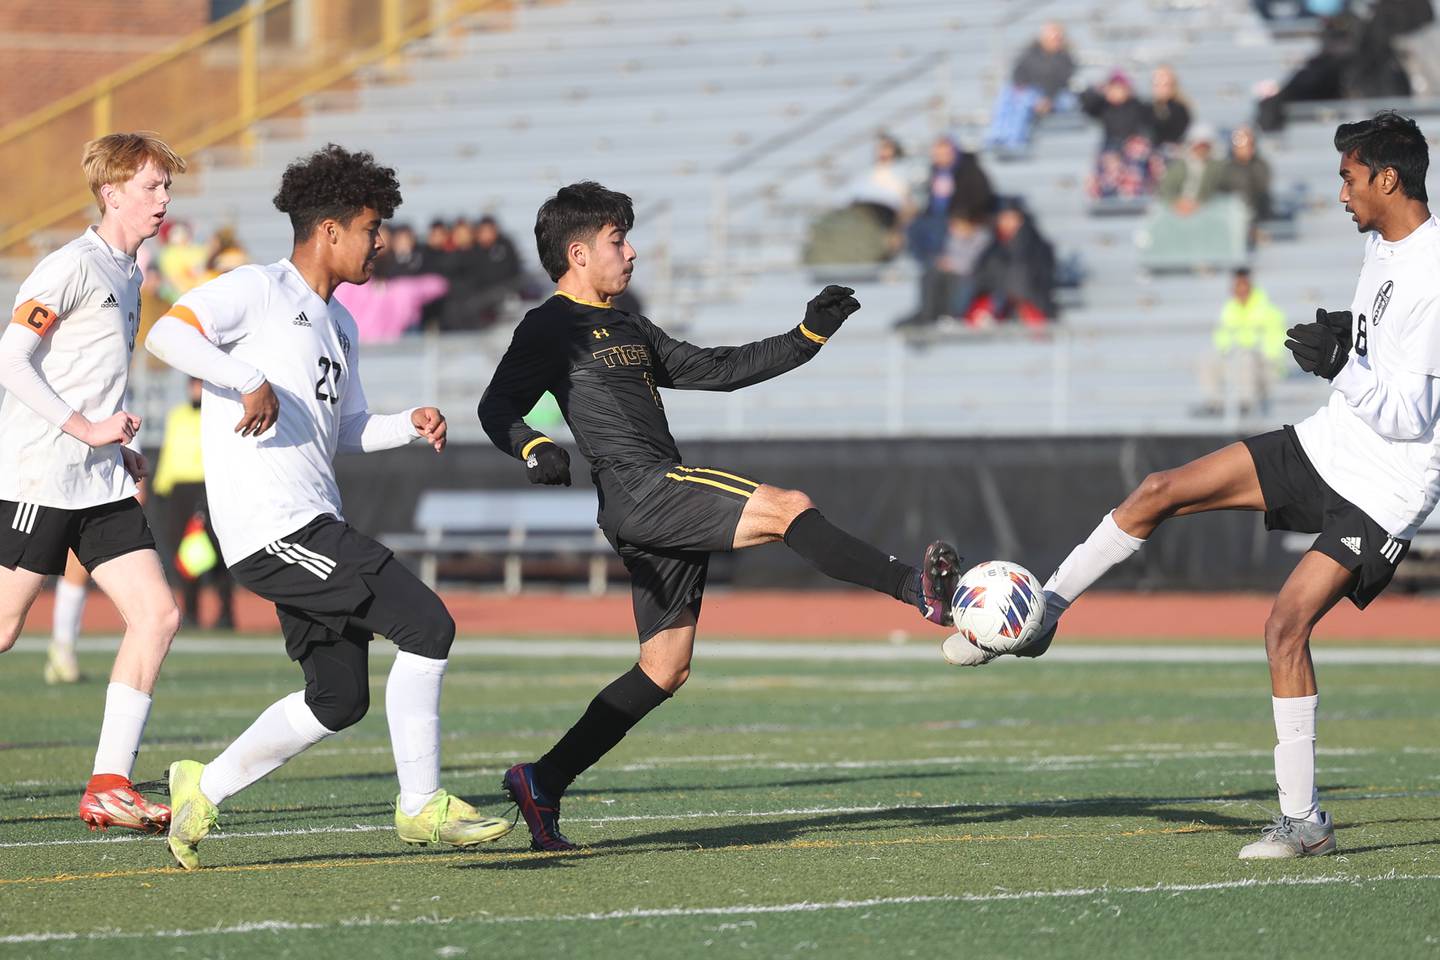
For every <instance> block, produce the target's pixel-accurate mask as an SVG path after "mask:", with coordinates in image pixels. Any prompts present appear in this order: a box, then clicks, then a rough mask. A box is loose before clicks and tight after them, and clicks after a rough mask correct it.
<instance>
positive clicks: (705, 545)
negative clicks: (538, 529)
mask: <svg viewBox="0 0 1440 960" xmlns="http://www.w3.org/2000/svg"><path fill="white" fill-rule="evenodd" d="M633 223H634V213H633V209H632V207H631V203H630V198H629V197H627V196H625V195H624V194H622V193H616V192H614V191H611V190H606V189H605V188H604V187H602V186H600V185H599V184H597V183H591V182H584V183H577V184H572V185H571V186H568V187H565V188H563V189H561V190H560V191H559V193H557V194H556V195H555V196H554V197H552V198H550V199H549V200H547V201H546V202H545V203H544V205H543V206H541V208H540V212H539V215H538V216H537V218H536V221H535V240H536V244H537V245H538V247H539V250H540V261H541V263H542V264H543V265H544V267H545V270H546V272H548V273H549V274H550V278H551V279H552V280H554V281H555V282H556V284H557V287H558V289H557V290H556V292H555V295H554V296H552V297H551V298H550V299H549V300H547V301H546V302H545V303H543V304H541V305H540V306H539V307H536V308H535V309H534V310H531V311H530V312H529V313H528V314H526V316H525V319H523V320H522V321H521V322H520V325H519V326H518V327H517V328H516V330H515V335H514V339H513V341H512V342H511V344H510V348H509V350H507V351H506V353H505V356H504V357H503V358H502V359H501V361H500V365H499V368H498V369H497V370H496V372H495V377H494V379H493V380H492V381H491V383H490V386H489V388H488V389H487V390H486V391H485V396H484V398H483V399H482V400H481V401H480V410H479V413H480V421H481V423H482V424H483V425H484V427H485V432H486V433H487V434H489V436H490V439H491V440H492V441H494V443H495V445H496V446H498V447H499V448H500V449H501V450H504V451H505V452H507V453H509V454H511V455H512V456H514V457H517V458H518V459H520V460H522V461H524V462H525V467H526V472H527V473H528V475H529V478H530V481H531V482H532V483H546V484H559V483H563V484H566V485H567V486H568V485H569V483H570V457H569V454H567V453H566V452H565V450H564V449H562V448H561V447H560V446H558V445H557V444H555V443H554V442H553V441H552V440H551V439H550V438H549V437H547V436H545V435H544V434H542V433H540V432H539V431H537V430H532V429H531V428H530V427H529V426H528V425H527V424H526V423H525V421H524V419H523V416H524V414H525V413H526V412H527V411H529V410H530V408H531V407H533V406H534V405H535V401H536V400H537V399H539V397H540V395H541V394H543V393H544V392H545V391H547V390H548V391H550V392H552V393H553V394H554V395H555V397H556V399H557V400H558V401H559V403H560V410H561V412H562V413H563V414H564V416H565V421H566V422H567V423H568V424H569V425H570V430H571V433H572V434H573V435H574V437H575V442H576V445H577V446H579V448H580V452H581V453H583V454H584V455H585V459H587V460H588V461H590V476H591V480H592V481H593V482H594V484H595V487H596V489H597V490H598V491H599V494H600V516H599V523H600V528H601V530H603V531H604V532H605V536H606V537H607V538H608V539H609V541H610V543H611V545H612V546H614V548H615V550H616V552H618V553H619V554H620V557H621V559H622V560H624V562H625V567H626V569H627V570H629V571H630V579H631V594H632V599H633V601H634V607H635V624H636V628H637V630H638V632H639V635H640V662H639V663H637V664H636V665H635V667H634V668H632V669H631V670H629V671H628V672H627V673H625V674H623V675H622V676H620V677H619V678H618V679H616V680H615V681H614V682H613V683H611V684H610V685H609V686H608V687H606V688H605V689H604V690H602V691H601V692H600V694H599V696H597V697H596V698H595V699H594V700H593V701H592V702H591V704H590V706H589V708H588V709H587V710H586V711H585V714H584V715H583V716H582V717H581V718H580V720H579V721H578V722H577V723H576V724H575V726H574V727H572V728H571V729H570V731H569V732H568V733H566V734H565V735H564V736H563V737H562V738H561V739H560V741H559V742H558V743H556V744H555V746H554V747H552V748H551V749H550V751H549V752H548V753H546V754H545V755H544V756H543V757H541V758H540V759H539V760H537V761H536V762H534V763H522V764H517V765H516V766H514V767H513V768H511V769H510V771H509V772H508V773H506V775H505V780H504V788H505V790H506V791H507V792H508V793H509V794H510V796H511V797H512V798H513V799H514V800H515V802H516V803H517V804H518V805H519V807H520V811H521V813H522V814H523V815H524V817H525V822H526V824H528V825H529V827H530V835H531V839H532V846H533V847H534V848H535V849H543V850H569V849H573V848H574V845H573V844H571V843H570V841H568V840H567V839H566V838H565V837H564V836H563V835H562V834H561V833H560V830H559V816H560V797H561V795H562V794H563V793H564V792H565V790H566V788H567V787H569V786H570V784H571V783H572V782H573V781H574V780H575V778H576V777H577V776H579V775H580V774H581V773H582V772H583V771H584V770H586V769H587V768H589V767H590V766H591V765H592V764H594V763H595V762H596V761H598V760H599V759H600V758H601V757H602V756H604V755H605V754H606V753H607V752H609V751H610V750H611V749H612V748H613V747H614V746H615V745H616V744H617V743H619V742H620V740H621V738H623V737H624V736H625V734H626V732H627V731H628V730H629V729H630V728H631V727H633V726H634V725H635V724H636V723H638V722H639V721H640V720H641V718H643V717H644V716H645V715H646V714H647V713H649V712H650V711H651V710H654V709H655V708H656V707H658V706H659V705H660V704H662V703H664V702H665V700H667V699H669V698H670V697H671V696H672V695H673V694H674V693H675V691H676V690H678V689H680V686H681V685H682V684H683V683H684V682H685V680H686V678H687V677H688V676H689V675H690V655H691V651H692V649H693V647H694V644H695V626H696V623H697V621H698V618H699V616H700V600H701V596H702V594H703V593H704V590H705V574H706V570H707V567H708V565H709V561H710V554H712V553H714V552H716V551H724V550H738V549H741V548H744V547H753V546H757V545H759V544H762V543H775V542H777V541H782V540H783V541H784V542H785V544H786V545H787V546H789V547H790V548H791V549H792V550H794V551H795V552H796V553H798V554H800V556H802V557H804V558H805V559H806V560H808V561H809V562H810V563H812V564H813V565H814V566H815V567H816V568H817V569H819V570H820V571H821V572H822V573H825V574H827V575H828V576H831V577H834V578H836V579H837V580H845V581H848V582H850V583H855V584H859V585H861V586H865V587H869V588H871V589H873V590H878V591H880V592H881V593H885V594H888V595H890V596H893V597H895V598H896V599H898V600H901V601H902V602H904V603H906V604H908V605H910V606H912V607H918V608H919V609H920V612H921V614H922V615H923V616H925V617H926V618H927V619H929V620H931V621H933V622H935V623H940V624H943V623H948V622H949V598H950V594H951V592H952V591H953V589H954V581H955V579H956V576H957V573H956V566H957V565H958V563H959V558H958V557H957V556H956V555H955V550H954V548H953V547H950V546H949V545H948V544H945V543H941V542H936V543H933V544H931V545H930V547H929V549H928V550H927V551H926V556H925V560H924V562H923V563H922V565H921V566H922V570H916V569H915V568H914V567H911V566H910V565H908V564H905V563H899V562H897V561H896V560H895V558H894V557H891V556H888V555H887V554H885V553H882V552H881V551H879V550H877V549H875V548H874V547H872V546H870V545H869V544H866V543H862V542H861V541H859V540H857V539H855V538H854V537H852V536H850V535H849V534H847V533H845V532H844V531H843V530H840V529H839V528H837V527H835V526H834V525H833V524H831V523H830V521H828V520H826V519H825V517H824V516H822V515H821V513H820V511H819V510H817V509H816V508H815V505H814V504H813V503H811V501H810V498H809V497H807V496H806V495H805V494H803V493H801V492H800V491H798V490H783V489H781V488H779V487H773V486H770V485H769V484H764V483H760V482H758V481H756V480H751V479H748V478H746V477H745V476H743V475H742V474H739V473H737V472H735V471H734V470H731V469H729V468H728V467H725V468H719V469H717V468H715V467H705V466H695V465H690V464H686V463H685V462H684V461H683V460H682V459H681V456H680V451H679V449H678V448H677V447H676V445H675V440H674V438H673V437H671V435H670V427H669V424H668V423H667V421H666V418H665V407H664V404H663V403H662V402H661V399H660V392H659V391H660V388H662V387H663V388H675V389H681V390H737V389H739V388H741V387H746V386H750V385H751V384H755V383H760V382H762V381H765V380H769V379H770V378H771V377H776V376H779V375H780V374H782V373H785V372H786V371H789V370H793V369H795V368H796V367H798V366H800V365H801V364H802V363H804V362H806V361H807V360H809V359H810V358H811V357H813V356H815V354H816V353H817V352H818V351H819V350H820V347H821V346H822V345H823V344H824V343H825V341H826V340H827V339H828V338H829V337H831V336H833V335H834V334H835V332H836V331H837V330H838V329H839V328H840V325H841V324H842V323H844V321H845V318H846V317H848V316H850V314H852V313H854V312H855V311H856V310H858V309H860V304H859V303H858V302H857V301H856V300H855V298H854V297H852V296H851V294H852V293H853V292H854V291H853V290H850V289H849V288H847V287H836V286H831V287H826V288H825V290H824V291H822V292H821V293H820V295H819V296H817V297H815V299H813V300H811V301H810V303H809V305H808V306H807V307H806V309H805V317H804V320H803V321H802V322H801V323H799V324H798V325H796V326H794V327H791V328H790V329H789V330H787V331H786V332H784V333H782V334H779V335H778V336H774V337H769V338H767V339H765V340H759V341H756V342H754V343H747V344H745V345H744V346H739V347H697V346H694V345H692V344H689V343H684V342H682V341H679V340H674V339H672V338H671V337H669V336H667V335H666V334H665V332H664V331H663V330H661V329H660V328H659V327H657V326H655V324H653V323H651V322H650V321H649V320H647V319H646V318H644V317H642V316H639V315H638V314H632V313H626V312H625V311H623V310H620V309H617V308H616V307H614V306H613V305H612V300H613V298H615V297H617V296H619V295H620V294H621V293H623V292H624V291H625V288H626V287H627V286H628V285H629V283H630V274H631V272H632V271H633V269H634V262H635V250H634V248H633V247H631V245H630V242H629V240H628V239H626V235H627V234H628V232H629V231H630V228H631V226H632V225H633ZM922 571H923V575H922Z"/></svg>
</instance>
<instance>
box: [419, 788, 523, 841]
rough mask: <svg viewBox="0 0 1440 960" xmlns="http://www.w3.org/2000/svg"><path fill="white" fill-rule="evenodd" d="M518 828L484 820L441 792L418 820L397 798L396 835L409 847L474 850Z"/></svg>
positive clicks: (477, 813)
mask: <svg viewBox="0 0 1440 960" xmlns="http://www.w3.org/2000/svg"><path fill="white" fill-rule="evenodd" d="M514 826H515V824H514V822H513V821H508V820H499V819H497V818H495V817H486V816H482V815H481V813H480V811H479V810H476V809H475V808H474V807H472V806H470V804H468V803H466V802H465V801H464V800H461V799H460V798H459V797H456V796H453V795H451V794H448V793H446V792H445V791H444V790H441V791H440V792H439V793H437V794H436V795H435V796H433V797H431V798H430V802H429V803H427V804H425V807H424V808H423V809H422V810H421V811H420V812H419V813H418V814H416V815H415V816H413V817H410V816H406V815H405V812H404V811H403V810H401V809H400V798H399V797H396V798H395V832H396V833H398V834H400V839H401V840H404V841H405V842H406V843H419V844H428V843H448V844H450V845H451V846H453V847H473V846H475V845H476V844H480V843H489V842H490V841H492V840H499V839H500V838H501V837H503V836H505V834H507V833H509V832H510V831H511V829H512V828H513V827H514Z"/></svg>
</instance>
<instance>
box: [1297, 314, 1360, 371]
mask: <svg viewBox="0 0 1440 960" xmlns="http://www.w3.org/2000/svg"><path fill="white" fill-rule="evenodd" d="M1285 336H1286V337H1288V338H1289V339H1287V340H1286V341H1285V348H1286V349H1287V350H1289V351H1290V352H1291V353H1292V354H1294V355H1295V362H1296V363H1297V364H1299V366H1300V369H1301V370H1304V371H1305V372H1306V373H1313V374H1315V376H1317V377H1323V378H1324V379H1326V380H1333V379H1334V378H1335V374H1337V373H1339V372H1340V371H1341V369H1343V368H1344V366H1345V362H1346V361H1347V360H1349V359H1350V332H1349V330H1346V332H1345V335H1344V337H1341V336H1339V335H1337V334H1336V332H1335V329H1334V328H1333V327H1332V326H1330V324H1329V323H1325V322H1320V321H1316V322H1315V323H1301V324H1298V325H1296V326H1293V327H1291V328H1290V329H1289V330H1286V331H1285Z"/></svg>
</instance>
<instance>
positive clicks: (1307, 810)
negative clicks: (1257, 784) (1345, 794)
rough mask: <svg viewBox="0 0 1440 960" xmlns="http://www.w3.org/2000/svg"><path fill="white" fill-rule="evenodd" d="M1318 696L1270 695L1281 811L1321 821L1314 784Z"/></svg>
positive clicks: (1305, 818) (1318, 795)
mask: <svg viewBox="0 0 1440 960" xmlns="http://www.w3.org/2000/svg"><path fill="white" fill-rule="evenodd" d="M1319 700H1320V698H1319V697H1318V696H1310V697H1271V698H1270V706H1271V708H1272V709H1273V710H1274V711H1275V739H1276V740H1278V741H1279V744H1278V745H1277V746H1276V747H1275V783H1276V785H1277V786H1278V787H1279V788H1280V812H1281V813H1283V814H1285V816H1287V817H1289V818H1290V819H1291V820H1309V821H1310V822H1311V823H1318V822H1319V821H1320V791H1319V790H1318V789H1317V788H1316V786H1315V707H1316V704H1317V703H1319Z"/></svg>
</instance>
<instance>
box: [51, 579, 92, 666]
mask: <svg viewBox="0 0 1440 960" xmlns="http://www.w3.org/2000/svg"><path fill="white" fill-rule="evenodd" d="M89 592H90V591H88V590H86V589H85V588H84V587H80V586H76V585H75V584H73V583H71V582H70V581H69V580H66V579H64V578H63V577H62V578H61V579H60V582H59V583H57V584H55V620H54V625H53V628H52V632H51V634H50V642H51V643H52V644H54V645H55V646H57V647H63V648H64V649H66V650H74V649H75V638H76V637H77V636H79V635H80V618H81V617H83V616H84V615H85V597H86V596H87V595H88V594H89Z"/></svg>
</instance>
